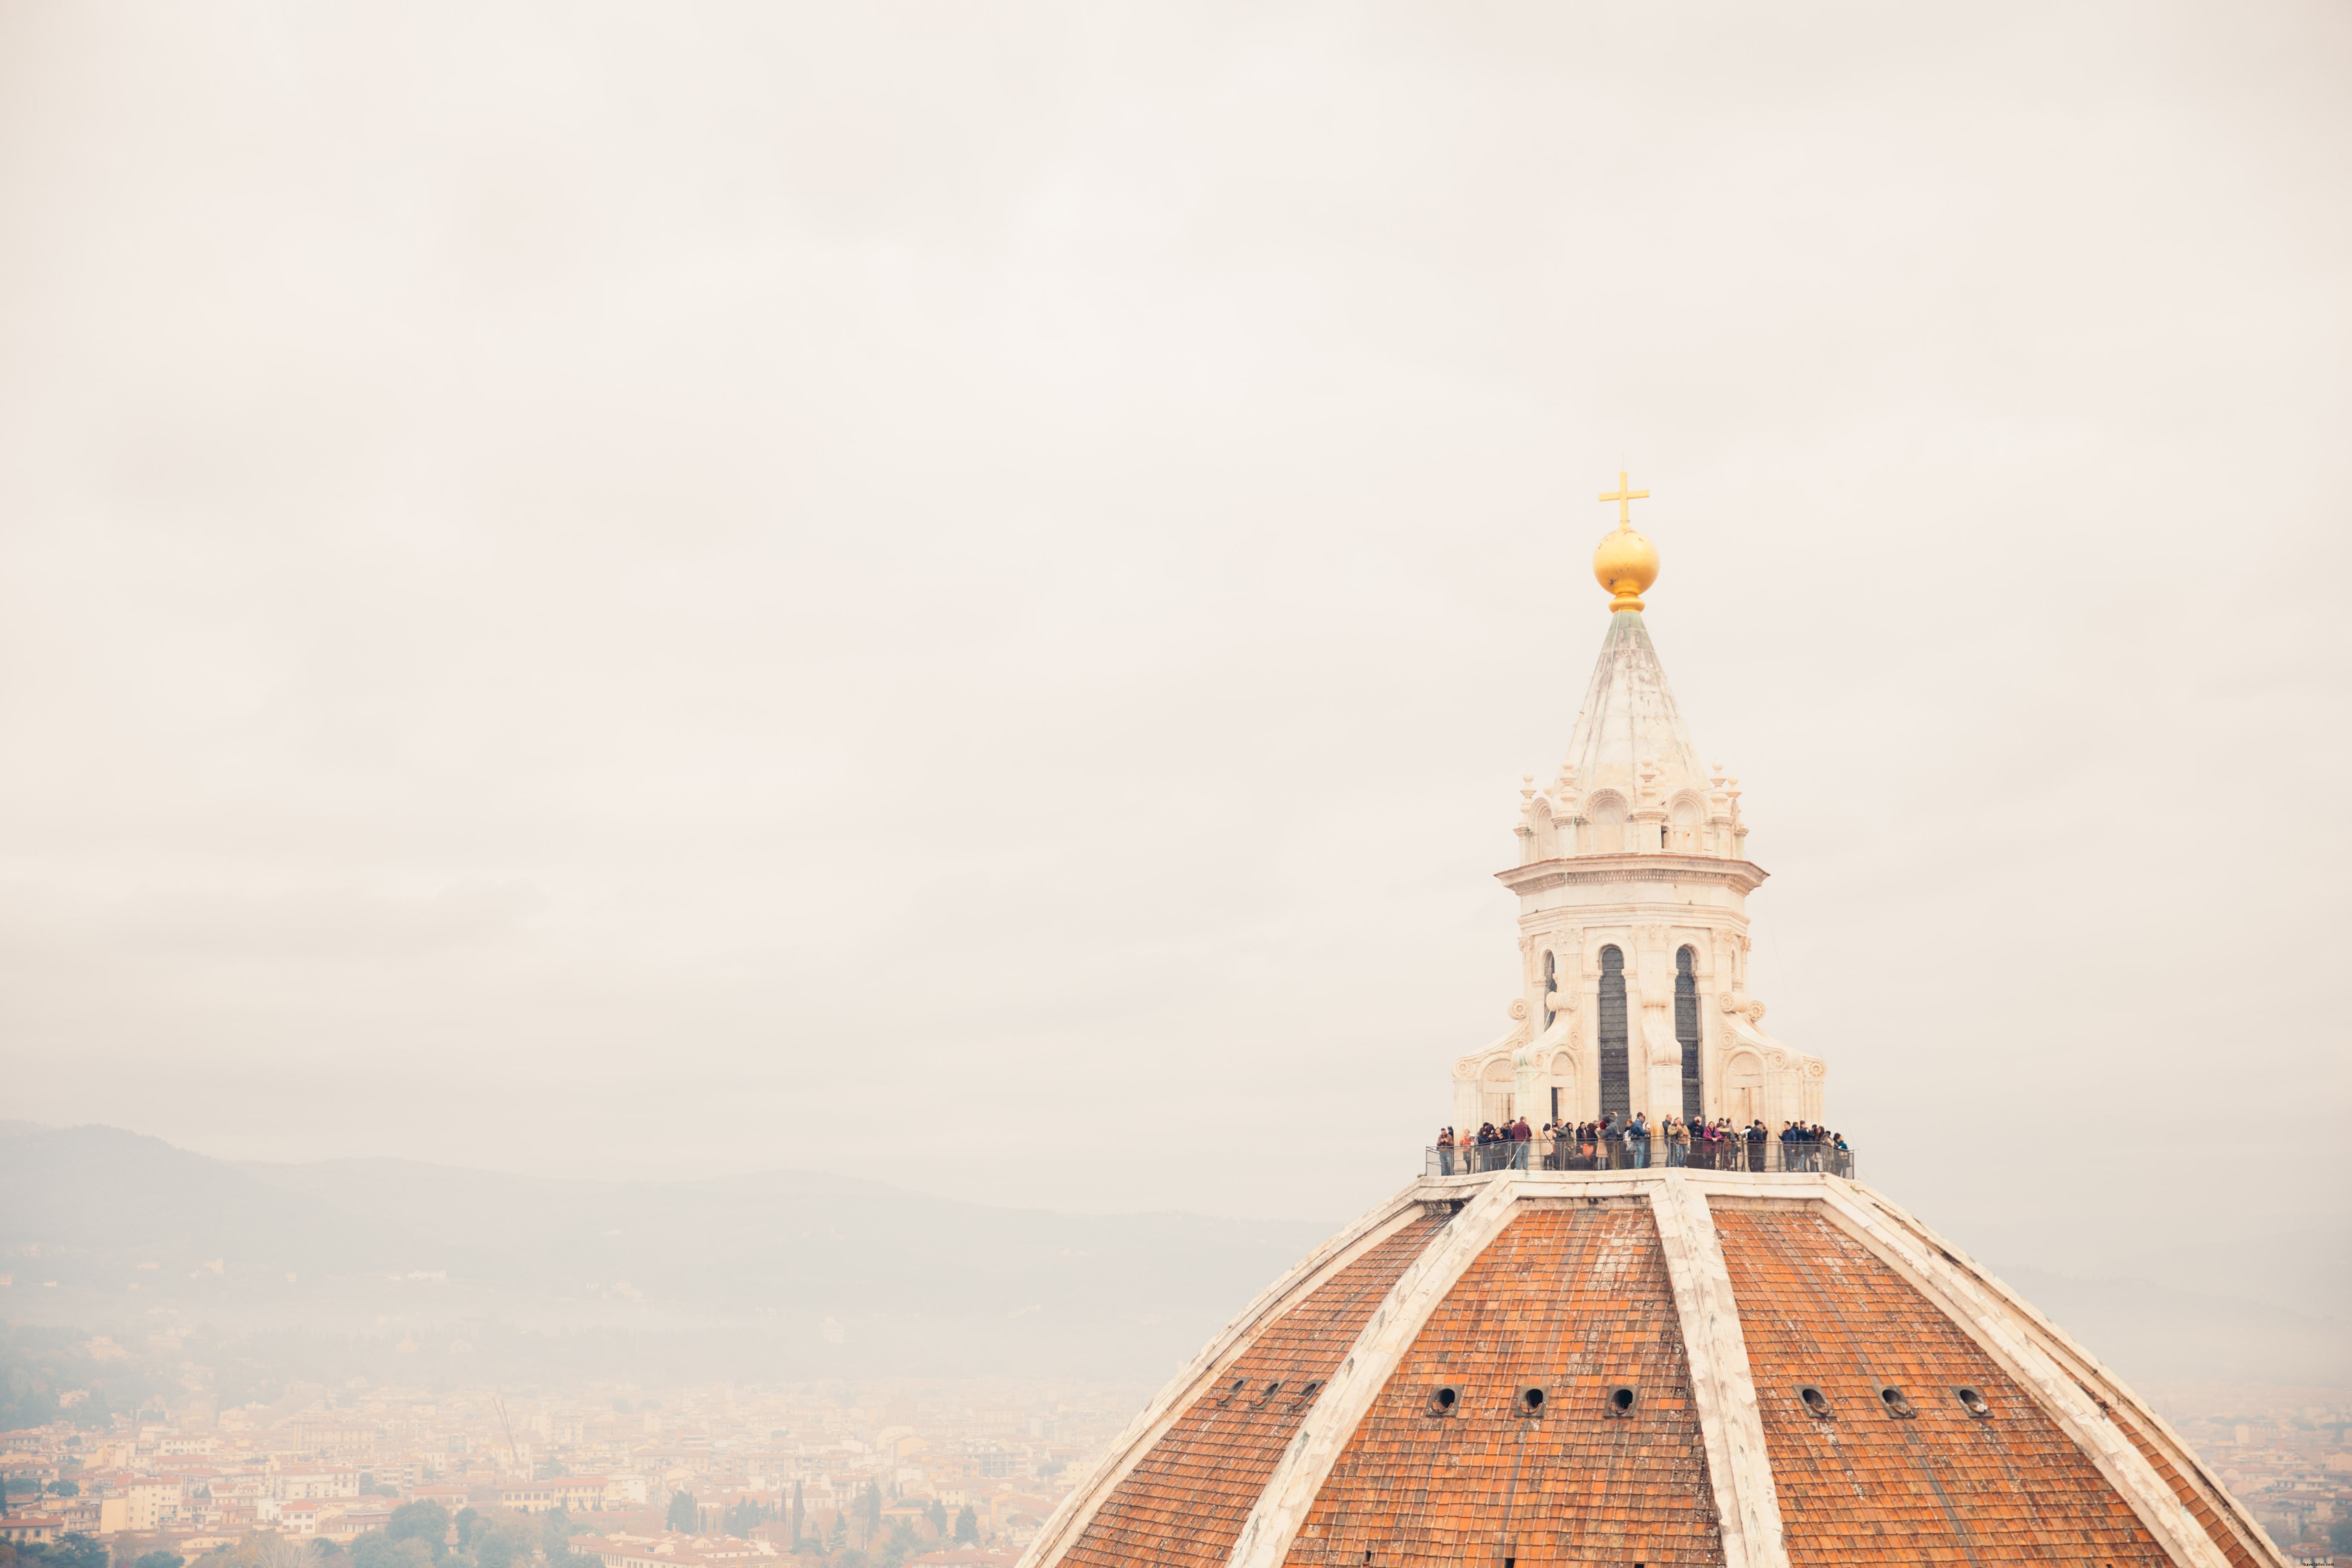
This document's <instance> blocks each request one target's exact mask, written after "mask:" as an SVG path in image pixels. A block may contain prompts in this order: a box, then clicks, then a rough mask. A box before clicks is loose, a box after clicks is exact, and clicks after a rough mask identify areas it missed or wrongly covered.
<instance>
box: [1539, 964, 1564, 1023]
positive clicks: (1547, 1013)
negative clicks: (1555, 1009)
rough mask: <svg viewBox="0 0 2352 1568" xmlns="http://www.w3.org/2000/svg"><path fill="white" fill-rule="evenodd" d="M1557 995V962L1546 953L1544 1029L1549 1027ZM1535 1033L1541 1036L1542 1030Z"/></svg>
mask: <svg viewBox="0 0 2352 1568" xmlns="http://www.w3.org/2000/svg"><path fill="white" fill-rule="evenodd" d="M1558 996H1559V960H1558V959H1556V958H1554V957H1553V956H1552V955H1551V954H1550V953H1549V952H1547V953H1545V954H1544V1005H1543V1027H1544V1028H1545V1029H1549V1028H1550V1027H1551V1020H1552V1005H1553V1002H1554V999H1555V998H1557V997H1558ZM1536 1032H1537V1033H1538V1034H1541V1033H1542V1032H1543V1030H1542V1029H1538V1030H1537V1031H1536Z"/></svg>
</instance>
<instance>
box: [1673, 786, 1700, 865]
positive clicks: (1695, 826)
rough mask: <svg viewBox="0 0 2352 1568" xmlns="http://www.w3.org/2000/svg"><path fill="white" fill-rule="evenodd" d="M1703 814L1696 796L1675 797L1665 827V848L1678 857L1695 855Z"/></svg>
mask: <svg viewBox="0 0 2352 1568" xmlns="http://www.w3.org/2000/svg"><path fill="white" fill-rule="evenodd" d="M1703 816H1704V814H1703V813H1701V811H1700V810H1699V804H1698V797H1697V796H1696V795H1677V796H1675V804H1674V810H1673V812H1672V814H1671V816H1670V819H1669V822H1668V825H1667V827H1666V847H1668V848H1669V849H1672V850H1674V851H1675V853H1676V854H1679V855H1696V854H1697V853H1698V849H1699V823H1700V822H1701V820H1703Z"/></svg>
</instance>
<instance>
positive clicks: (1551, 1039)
mask: <svg viewBox="0 0 2352 1568" xmlns="http://www.w3.org/2000/svg"><path fill="white" fill-rule="evenodd" d="M1621 488H1622V484H1621ZM1603 499H1604V500H1607V499H1613V498H1607V497H1604V498H1603ZM1612 550H1613V551H1614V552H1616V554H1615V555H1614V556H1613V557H1612V566H1611V568H1610V569H1604V568H1603V566H1602V564H1601V554H1606V553H1607V552H1612ZM1629 550H1638V551H1646V552H1649V553H1648V571H1647V574H1646V575H1634V576H1633V579H1632V580H1633V583H1634V584H1636V585H1635V586H1633V587H1632V588H1631V589H1630V591H1629V588H1628V586H1627V584H1626V582H1624V581H1619V580H1612V577H1611V575H1610V574H1609V572H1610V570H1611V569H1613V570H1617V571H1619V572H1620V573H1621V574H1622V561H1623V559H1624V558H1625V554H1626V552H1628V551H1629ZM1601 554H1597V555H1596V566H1595V569H1596V572H1597V573H1600V574H1601V576H1602V583H1603V585H1604V586H1606V587H1610V588H1612V590H1613V591H1614V592H1615V593H1616V595H1617V598H1616V601H1615V604H1616V607H1615V609H1614V613H1612V616H1610V622H1609V629H1608V632H1607V635H1606V636H1605V637H1604V638H1603V640H1602V643H1601V658H1600V659H1599V661H1598V662H1597V663H1596V664H1595V666H1594V668H1593V672H1592V679H1591V683H1590V684H1589V685H1588V687H1587V688H1586V691H1585V697H1584V704H1583V707H1582V708H1581V710H1580V711H1579V713H1578V716H1577V722H1576V731H1575V734H1574V737H1573V738H1572V739H1571V740H1570V743H1569V749H1568V755H1567V757H1566V758H1565V760H1563V761H1562V762H1561V763H1560V766H1559V772H1558V773H1556V774H1555V775H1554V777H1553V779H1552V782H1551V783H1550V784H1549V785H1548V786H1546V787H1543V788H1540V789H1539V788H1538V787H1537V785H1536V782H1535V779H1534V778H1533V776H1532V775H1530V776H1529V777H1528V778H1527V779H1525V780H1524V781H1522V787H1521V789H1520V792H1519V794H1520V805H1519V820H1518V822H1517V840H1518V863H1517V865H1516V866H1514V867H1512V868H1510V869H1508V870H1506V871H1500V872H1497V873H1496V877H1497V879H1499V880H1500V881H1501V882H1502V883H1503V885H1504V886H1505V887H1507V888H1508V889H1511V890H1512V891H1513V892H1514V893H1517V895H1518V899H1519V922H1518V923H1519V955H1520V973H1521V991H1520V994H1519V995H1518V996H1517V998H1515V999H1514V1000H1513V1001H1512V1002H1511V1004H1510V1005H1509V1008H1508V1012H1509V1016H1510V1019H1511V1026H1510V1028H1509V1029H1508V1030H1507V1032H1505V1033H1504V1035H1503V1036H1502V1037H1500V1038H1499V1039H1497V1040H1496V1041H1495V1042H1494V1043H1493V1044H1492V1045H1490V1046H1488V1047H1486V1049H1484V1050H1481V1051H1477V1052H1474V1053H1472V1054H1471V1055H1469V1056H1465V1057H1464V1058H1460V1059H1459V1060H1458V1061H1456V1062H1455V1064H1454V1127H1455V1128H1456V1129H1457V1130H1458V1131H1461V1132H1464V1133H1468V1132H1472V1131H1475V1130H1476V1129H1477V1127H1478V1126H1479V1124H1480V1123H1481V1122H1486V1121H1494V1122H1496V1123H1497V1124H1500V1123H1501V1122H1503V1121H1507V1120H1508V1119H1509V1118H1510V1117H1512V1116H1514V1115H1520V1114H1524V1115H1525V1116H1526V1117H1527V1118H1528V1121H1529V1123H1530V1124H1532V1125H1535V1126H1538V1127H1539V1126H1541V1125H1543V1124H1544V1123H1545V1122H1547V1121H1551V1120H1553V1119H1554V1118H1555V1117H1557V1118H1558V1119H1559V1120H1562V1121H1570V1122H1576V1121H1593V1120H1597V1119H1598V1118H1599V1117H1600V1116H1601V1018H1600V1015H1601V1005H1600V1004H1601V971H1602V955H1603V952H1604V951H1605V950H1606V949H1608V948H1611V947H1614V948H1615V949H1617V951H1618V952H1619V953H1620V954H1621V955H1622V960H1623V966H1624V974H1625V1002H1626V1036H1627V1039H1626V1055H1627V1074H1626V1077H1627V1090H1628V1096H1627V1098H1628V1101H1629V1104H1628V1109H1629V1110H1637V1111H1643V1112H1646V1113H1647V1114H1648V1116H1649V1118H1650V1120H1651V1121H1657V1120H1659V1119H1660V1118H1662V1117H1664V1116H1668V1115H1679V1114H1681V1113H1682V1111H1683V1107H1684V1097H1683V1068H1682V1054H1683V1048H1682V1042H1681V1040H1680V1038H1679V1037H1678V1036H1677V1034H1676V1032H1675V983H1676V979H1677V974H1678V963H1677V959H1678V955H1679V954H1681V953H1682V952H1685V950H1687V951H1688V952H1689V954H1690V971H1691V977H1692V980H1693V983H1694V987H1695V990H1696V1001H1697V1013H1698V1018H1697V1032H1698V1037H1699V1040H1698V1058H1699V1089H1700V1102H1701V1104H1702V1106H1703V1107H1704V1114H1705V1115H1706V1117H1707V1118H1709V1119H1710V1120H1711V1119H1714V1118H1717V1117H1726V1116H1727V1117H1730V1118H1731V1119H1732V1120H1733V1121H1735V1122H1737V1123H1739V1124H1741V1125H1745V1124H1746V1123H1748V1122H1749V1121H1763V1122H1765V1123H1766V1124H1767V1125H1768V1126H1769V1127H1771V1128H1774V1129H1776V1130H1777V1129H1778V1128H1779V1127H1780V1124H1781V1123H1782V1122H1784V1121H1820V1120H1821V1119H1822V1085H1823V1080H1824V1079H1826V1078H1827V1076H1828V1068H1826V1066H1825V1065H1824V1064H1823V1063H1822V1061H1821V1059H1820V1058H1817V1057H1811V1056H1808V1055H1806V1054H1805V1053H1803V1052H1801V1051H1798V1050H1794V1049H1791V1048H1790V1047H1788V1046H1786V1045H1783V1044H1782V1043H1781V1042H1780V1041H1779V1040H1777V1039H1775V1038H1773V1037H1771V1036H1770V1035H1769V1034H1767V1033H1765V1032H1764V1029H1763V1027H1762V1025H1763V1019H1764V1005H1763V1004H1762V1003H1761V1002H1759V1001H1758V1000H1756V998H1755V997H1753V996H1751V995H1750V994H1748V946H1749V944H1748V894H1749V893H1751V892H1753V891H1755V890H1756V889H1757V888H1758V887H1759V886H1761V885H1762V883H1763V881H1764V879H1765V875H1766V873H1765V872H1764V870H1763V869H1762V868H1760V867H1758V866H1756V865H1755V864H1753V863H1752V862H1750V861H1749V860H1748V858H1747V845H1748V827H1747V825H1746V823H1745V822H1743V821H1742V820H1741V817H1740V812H1739V784H1738V780H1737V779H1734V778H1731V777H1729V776H1728V775H1727V774H1725V773H1723V772H1722V771H1721V770H1720V769H1719V768H1718V769H1714V770H1708V769H1703V768H1701V767H1700V765H1699V763H1698V760H1697V756H1698V753H1697V752H1696V749H1695V748H1694V747H1693V746H1692V744H1691V740H1690V735H1689V732H1688V731H1687V730H1686V729H1685V727H1684V724H1683V721H1682V715H1681V713H1680V711H1679V710H1677V709H1676V707H1675V700H1674V693H1673V690H1672V689H1671V688H1670V687H1669V686H1668V685H1667V682H1666V678H1665V670H1664V666H1663V665H1662V664H1661V663H1660V662H1659V659H1658V654H1657V649H1656V648H1655V647H1654V646H1653V645H1652V643H1651V641H1650V636H1649V630H1648V627H1647V626H1646V625H1645V624H1644V623H1643V615H1642V608H1641V600H1640V599H1639V598H1638V597H1635V596H1634V595H1637V594H1638V593H1640V592H1641V591H1643V590H1644V589H1646V588H1648V586H1649V585H1650V583H1651V582H1652V581H1653V580H1654V578H1655V575H1656V569H1655V560H1656V557H1655V552H1654V551H1651V550H1650V547H1649V545H1648V542H1647V541H1646V540H1643V539H1642V538H1641V536H1640V535H1639V534H1638V533H1633V531H1632V529H1631V527H1630V524H1628V523H1626V522H1623V521H1621V522H1620V526H1619V531H1618V532H1616V533H1612V535H1611V536H1610V537H1609V539H1608V540H1606V541H1604V542H1603V544H1602V546H1601ZM1637 564H1638V560H1637Z"/></svg>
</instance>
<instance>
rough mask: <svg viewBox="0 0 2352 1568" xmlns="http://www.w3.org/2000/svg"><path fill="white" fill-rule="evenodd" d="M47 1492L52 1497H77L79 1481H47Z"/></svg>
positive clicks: (79, 1487)
mask: <svg viewBox="0 0 2352 1568" xmlns="http://www.w3.org/2000/svg"><path fill="white" fill-rule="evenodd" d="M49 1493H50V1495H51V1496H53V1497H79V1496H81V1483H80V1482H79V1481H76V1480H58V1481H52V1482H50V1483H49Z"/></svg>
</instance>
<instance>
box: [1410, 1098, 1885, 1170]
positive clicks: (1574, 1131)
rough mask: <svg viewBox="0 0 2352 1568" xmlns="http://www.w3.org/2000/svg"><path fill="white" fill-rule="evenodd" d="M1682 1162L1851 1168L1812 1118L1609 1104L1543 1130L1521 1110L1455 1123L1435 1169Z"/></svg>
mask: <svg viewBox="0 0 2352 1568" xmlns="http://www.w3.org/2000/svg"><path fill="white" fill-rule="evenodd" d="M1651 1164H1661V1165H1686V1166H1690V1167H1692V1168H1694V1169H1697V1170H1702V1171H1824V1172H1827V1173H1830V1174H1831V1175H1833V1176H1850V1175H1852V1174H1853V1149H1852V1148H1851V1147H1849V1146H1848V1145H1847V1143H1846V1141H1845V1140H1844V1139H1843V1137H1841V1136H1840V1135H1838V1134H1837V1133H1835V1132H1832V1131H1830V1130H1829V1129H1828V1128H1826V1127H1823V1126H1821V1125H1820V1124H1819V1123H1816V1122H1805V1121H1784V1122H1782V1123H1781V1124H1780V1131H1778V1132H1774V1131H1771V1130H1769V1128H1767V1127H1766V1126H1765V1125H1764V1123H1763V1122H1761V1121H1751V1122H1749V1123H1748V1125H1747V1126H1745V1127H1735V1126H1733V1125H1732V1123H1731V1118H1729V1117H1727V1116H1721V1117H1717V1118H1716V1120H1714V1121H1699V1120H1696V1119H1693V1120H1691V1121H1684V1120H1683V1119H1682V1118H1681V1117H1679V1116H1667V1117H1664V1118H1661V1119H1660V1120H1659V1121H1657V1122H1656V1123H1654V1124H1653V1123H1652V1122H1651V1121H1650V1119H1649V1116H1648V1115H1647V1113H1645V1112H1643V1111H1639V1110H1637V1111H1635V1112H1633V1114H1632V1115H1631V1116H1628V1115H1626V1114H1625V1113H1624V1112H1623V1111H1613V1112H1612V1113H1611V1114H1609V1115H1608V1116H1605V1117H1603V1118H1601V1120H1600V1121H1580V1122H1578V1123H1576V1124H1575V1125H1574V1126H1570V1125H1569V1124H1568V1123H1567V1122H1564V1121H1558V1122H1549V1123H1547V1124H1546V1125H1545V1126H1544V1128H1543V1130H1542V1131H1536V1130H1535V1129H1533V1128H1531V1127H1529V1126H1528V1119H1527V1118H1526V1117H1524V1116H1522V1117H1520V1118H1519V1119H1518V1120H1517V1121H1510V1122H1506V1123H1505V1124H1504V1125H1502V1126H1500V1127H1497V1126H1496V1125H1495V1124H1494V1123H1493V1122H1491V1121H1489V1122H1487V1123H1486V1124H1485V1125H1484V1126H1482V1127H1480V1128H1479V1129H1478V1131H1477V1133H1476V1135H1475V1136H1474V1137H1467V1138H1456V1137H1455V1136H1454V1129H1453V1128H1451V1127H1446V1128H1442V1129H1440V1130H1439V1131H1438V1134H1437V1168H1438V1173H1439V1174H1441V1175H1447V1176H1451V1175H1454V1174H1455V1173H1457V1172H1460V1173H1470V1172H1477V1171H1526V1170H1539V1171H1632V1170H1641V1169H1643V1168H1645V1167H1647V1166H1649V1165H1651Z"/></svg>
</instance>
